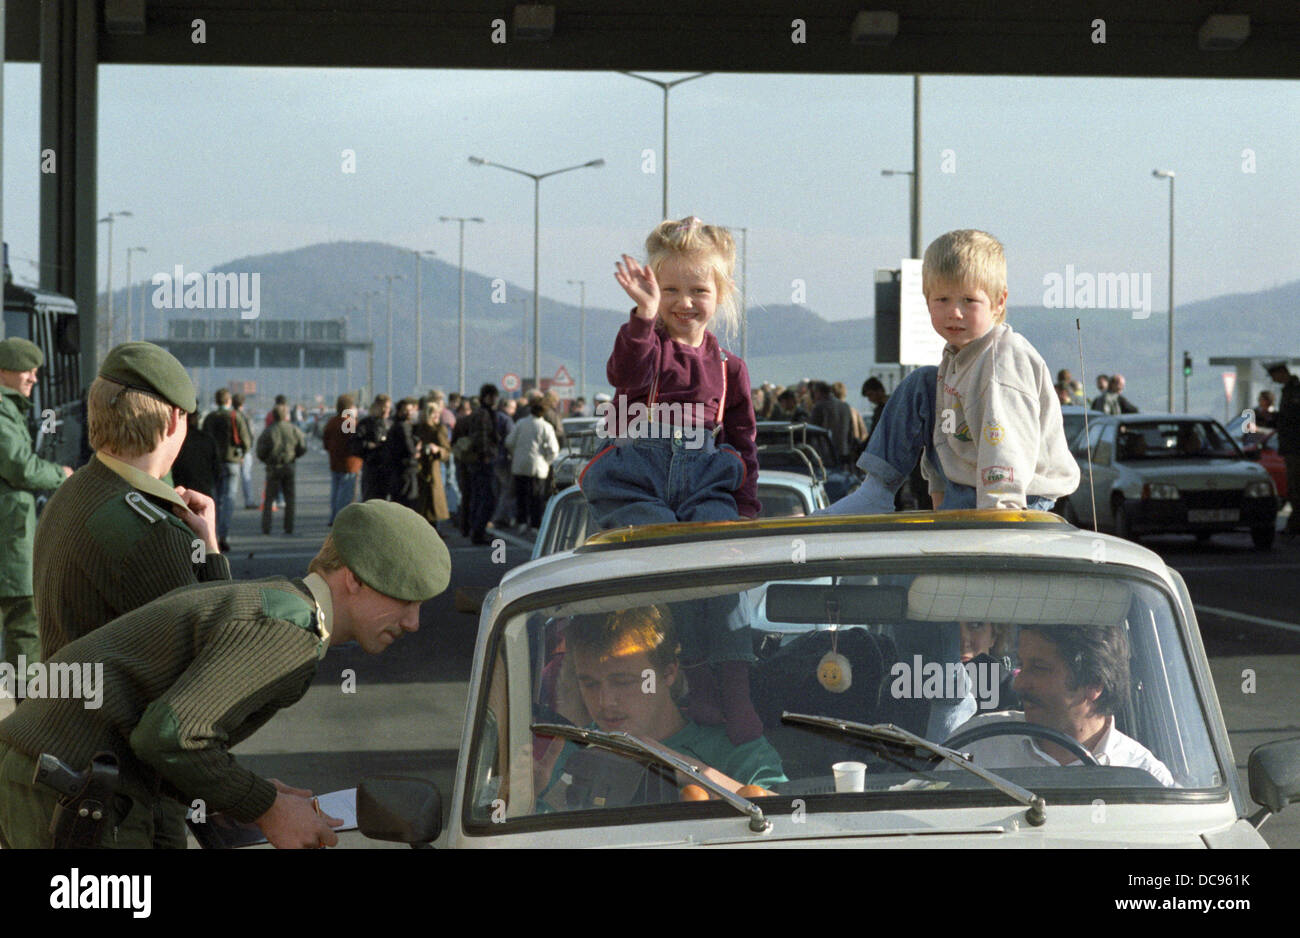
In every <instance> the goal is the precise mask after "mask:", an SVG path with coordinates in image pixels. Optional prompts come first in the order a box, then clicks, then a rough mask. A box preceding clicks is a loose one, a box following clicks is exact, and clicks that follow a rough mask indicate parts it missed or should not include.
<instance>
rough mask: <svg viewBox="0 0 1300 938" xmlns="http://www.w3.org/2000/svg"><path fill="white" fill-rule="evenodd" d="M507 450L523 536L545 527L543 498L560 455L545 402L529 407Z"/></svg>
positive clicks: (516, 512)
mask: <svg viewBox="0 0 1300 938" xmlns="http://www.w3.org/2000/svg"><path fill="white" fill-rule="evenodd" d="M506 449H507V450H509V452H510V460H511V461H510V471H511V475H512V477H513V481H514V486H515V520H516V521H517V522H518V524H519V532H520V533H521V534H523V533H525V532H526V531H527V530H528V529H529V528H530V527H531V528H532V529H533V531H536V530H537V529H538V528H540V527H541V526H542V507H543V501H544V498H543V496H544V492H545V488H546V478H547V476H548V475H549V474H550V470H551V460H553V459H554V458H555V457H556V455H557V454H558V453H559V452H560V445H559V442H558V441H557V440H556V439H555V430H554V429H553V428H552V427H551V424H550V421H548V420H547V419H546V405H545V404H544V403H543V402H542V401H539V400H534V401H533V402H532V403H531V404H529V405H528V416H526V417H524V418H523V419H522V420H520V421H518V422H517V423H516V424H515V425H514V427H512V428H511V430H510V433H509V434H507V435H506Z"/></svg>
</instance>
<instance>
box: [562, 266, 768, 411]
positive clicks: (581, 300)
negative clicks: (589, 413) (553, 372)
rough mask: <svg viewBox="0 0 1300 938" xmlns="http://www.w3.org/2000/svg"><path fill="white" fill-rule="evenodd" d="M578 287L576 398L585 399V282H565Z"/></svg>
mask: <svg viewBox="0 0 1300 938" xmlns="http://www.w3.org/2000/svg"><path fill="white" fill-rule="evenodd" d="M564 282H565V283H567V284H569V285H570V286H572V285H573V284H575V283H576V284H577V285H578V304H579V306H578V309H579V310H580V312H579V313H578V397H581V398H583V399H584V400H585V399H586V397H587V281H585V280H566V281H564ZM742 357H743V356H742Z"/></svg>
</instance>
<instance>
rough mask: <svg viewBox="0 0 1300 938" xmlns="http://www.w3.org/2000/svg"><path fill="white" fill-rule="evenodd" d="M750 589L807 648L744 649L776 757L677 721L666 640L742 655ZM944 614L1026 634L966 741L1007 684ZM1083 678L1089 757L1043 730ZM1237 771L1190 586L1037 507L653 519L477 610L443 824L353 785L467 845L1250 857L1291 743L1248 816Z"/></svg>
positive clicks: (1144, 556) (1299, 791) (530, 571)
mask: <svg viewBox="0 0 1300 938" xmlns="http://www.w3.org/2000/svg"><path fill="white" fill-rule="evenodd" d="M756 590H762V591H763V592H764V594H765V595H764V599H765V605H766V612H765V617H766V618H765V621H766V622H767V623H768V626H766V627H776V625H777V624H778V623H779V624H780V628H781V629H782V631H783V635H784V637H785V638H788V637H789V635H790V634H792V633H797V635H796V640H795V641H793V642H791V641H785V640H778V641H776V642H769V641H768V640H767V639H768V638H769V636H768V635H767V634H765V632H764V631H763V630H754V631H753V632H752V634H746V635H745V636H744V637H745V638H746V639H747V640H749V641H750V643H751V645H750V647H752V649H753V650H754V652H755V656H756V657H757V659H758V660H757V661H756V662H755V663H754V664H753V665H752V669H751V674H750V677H751V681H750V696H751V701H752V704H753V707H754V710H755V712H756V713H757V714H758V716H759V718H760V719H761V721H762V727H763V736H762V737H761V738H759V739H757V740H754V739H751V740H749V741H747V742H742V743H741V744H740V745H737V744H734V743H731V742H730V740H729V739H728V733H727V732H725V730H726V729H730V728H731V727H730V726H727V727H720V726H706V725H704V724H705V721H704V720H703V718H701V721H700V722H697V721H695V720H694V719H692V718H690V717H689V713H690V710H689V705H690V704H691V703H692V701H691V700H690V695H691V694H694V693H696V692H697V691H698V692H700V693H703V691H701V690H699V688H696V685H695V678H690V679H689V681H688V682H687V683H689V684H690V687H683V682H682V675H683V674H686V673H687V670H686V665H683V664H681V662H682V661H684V660H685V656H686V652H685V650H683V651H682V652H681V653H680V654H678V653H677V642H678V641H680V642H681V643H682V646H683V649H684V648H685V646H686V645H687V644H690V643H691V642H692V641H693V642H694V643H696V644H697V645H698V643H699V642H700V641H701V639H703V638H708V640H710V641H724V642H725V641H726V640H727V639H728V638H732V639H734V638H735V637H736V634H740V633H743V628H744V626H745V622H746V619H745V617H746V615H747V614H748V610H750V609H751V608H752V606H751V605H750V604H749V603H748V601H747V597H749V596H752V595H753V594H754V592H755V591H756ZM669 620H671V621H672V622H673V623H675V624H674V625H673V626H671V629H670V627H669V626H668V625H666V624H665V623H666V622H668V621H669ZM748 621H749V623H750V625H751V627H752V625H753V624H754V623H756V622H758V621H759V620H758V619H757V618H752V619H749V620H748ZM959 621H969V622H975V623H983V622H993V623H998V624H999V629H998V631H999V632H1000V633H1001V634H1002V635H1004V636H1005V635H1008V634H1010V633H1011V632H1015V633H1018V637H1017V639H1016V642H1017V645H1016V647H1017V648H1018V649H1019V650H1020V652H1022V653H1026V654H1030V655H1031V658H1030V659H1029V661H1030V663H1029V664H1027V665H1026V669H1027V670H1026V671H1025V672H1021V673H1020V674H1018V675H1017V676H1016V677H1015V679H1014V681H1013V682H1012V685H1013V687H1014V688H1017V689H1018V691H1019V690H1025V689H1027V688H1030V687H1032V688H1034V689H1035V692H1034V696H1035V697H1036V698H1039V700H1038V701H1037V702H1036V703H1034V707H1037V709H1033V708H1031V706H1030V701H1029V699H1028V697H1027V698H1026V703H1025V707H1024V709H1025V711H1026V712H1025V713H1024V714H1021V715H1020V716H1019V717H1017V715H1016V713H1015V712H1005V713H1004V712H1001V711H994V712H992V713H990V714H985V715H984V716H982V717H980V718H979V720H977V721H976V722H979V721H983V724H988V723H989V722H991V723H992V724H994V725H993V726H989V725H983V724H982V725H979V726H977V727H976V728H975V730H974V732H973V733H972V732H970V731H969V730H968V731H967V732H965V733H958V732H957V728H958V727H959V726H960V725H961V723H962V721H964V720H965V716H966V715H967V714H969V713H971V712H973V708H974V706H976V701H975V700H974V699H973V698H974V697H975V696H979V697H980V699H981V700H984V699H985V692H987V691H989V690H991V689H992V688H993V687H996V686H998V685H996V684H994V683H989V682H987V681H986V677H987V675H985V674H984V673H983V672H979V671H978V670H973V669H972V668H971V667H965V666H963V665H962V664H961V663H960V660H959V654H958V649H959V643H958V638H957V636H958V634H959V631H960V630H959V627H958V622H959ZM646 622H649V623H650V625H649V626H645V623H646ZM638 623H640V624H638ZM656 623H657V624H656ZM737 626H740V628H736V627H737ZM634 627H635V628H638V629H641V631H635V632H634V631H627V630H629V629H633V628H634ZM766 627H765V628H766ZM646 628H648V629H649V631H646V630H645V629H646ZM671 631H675V633H676V639H675V640H670V639H671V635H670V632H671ZM633 635H635V636H638V637H637V638H636V639H635V640H633V639H632V638H631V636H633ZM602 642H604V644H601V643H602ZM1089 642H1091V643H1093V644H1092V645H1089V644H1087V643H1089ZM593 643H594V644H593ZM1080 643H1083V644H1082V645H1081V644H1080ZM1076 646H1079V647H1087V648H1095V647H1097V648H1099V647H1104V648H1107V649H1110V652H1109V657H1103V658H1097V657H1096V655H1094V654H1093V653H1092V652H1088V653H1087V654H1081V655H1080V656H1079V657H1077V658H1074V657H1072V658H1071V659H1070V660H1072V661H1075V662H1076V664H1075V665H1067V666H1066V669H1067V670H1066V671H1061V670H1059V668H1057V669H1055V670H1053V668H1054V667H1055V666H1054V665H1053V662H1055V661H1056V659H1055V658H1052V657H1051V656H1050V655H1048V654H1047V653H1046V652H1045V651H1044V648H1051V649H1066V648H1074V647H1076ZM602 649H603V650H602ZM652 652H653V653H654V654H656V655H657V656H658V657H657V658H655V659H650V658H649V655H650V654H651V653H652ZM1012 654H1013V655H1014V654H1015V652H1014V651H1013V652H1012ZM1053 654H1055V652H1053ZM1071 654H1072V655H1073V652H1071ZM643 659H645V660H653V662H654V663H653V666H652V667H646V668H644V669H642V670H640V671H637V670H636V669H637V668H638V667H639V664H640V663H641V662H642V660H643ZM1061 660H1062V661H1064V660H1065V659H1064V658H1061ZM974 661H981V666H982V667H991V668H993V671H994V672H996V670H997V663H996V662H995V663H994V664H993V665H988V664H987V663H983V662H982V659H974ZM974 661H973V663H974ZM1098 661H1101V662H1102V664H1098V663H1097V662H1098ZM1089 662H1091V663H1089ZM1120 662H1123V664H1124V665H1125V667H1121V666H1120ZM1002 664H1003V665H1005V664H1006V662H1003V663H1002ZM679 665H680V666H679ZM1013 667H1014V665H1013ZM1072 667H1077V668H1078V669H1085V670H1079V671H1078V672H1077V674H1075V676H1077V677H1078V679H1079V680H1086V681H1088V686H1092V685H1093V684H1094V683H1095V684H1096V686H1098V687H1099V688H1101V689H1102V690H1103V691H1104V692H1105V693H1106V694H1107V695H1109V696H1108V697H1107V698H1106V699H1108V700H1110V701H1111V704H1110V705H1109V707H1108V712H1109V713H1110V714H1111V716H1108V717H1098V718H1099V719H1104V720H1110V719H1113V726H1111V725H1110V724H1107V725H1108V726H1110V728H1109V729H1108V730H1107V734H1108V735H1107V739H1109V740H1110V742H1109V743H1106V744H1104V745H1103V743H1101V742H1098V743H1096V744H1095V746H1097V747H1099V748H1098V749H1097V752H1099V753H1101V755H1102V759H1101V760H1100V762H1101V764H1095V763H1097V762H1098V760H1097V759H1095V758H1094V752H1092V751H1089V750H1087V749H1085V748H1084V747H1083V746H1082V745H1080V744H1079V743H1078V742H1077V741H1076V740H1075V739H1074V737H1073V736H1070V735H1066V734H1064V733H1063V732H1061V729H1060V728H1061V726H1062V725H1063V723H1062V721H1061V720H1059V719H1049V718H1048V717H1049V716H1050V714H1051V713H1052V710H1051V706H1050V705H1051V704H1053V703H1054V702H1059V700H1067V701H1068V700H1077V695H1076V696H1074V697H1070V696H1068V695H1066V696H1060V697H1059V699H1058V694H1063V693H1064V692H1063V691H1061V690H1060V689H1061V688H1065V687H1068V686H1071V685H1070V677H1071V674H1073V673H1075V672H1071V671H1070V670H1069V669H1070V668H1072ZM620 668H624V669H627V668H630V669H631V672H630V673H627V674H623V673H622V672H621V671H620ZM1045 668H1046V669H1047V671H1048V673H1047V675H1046V676H1045V675H1044V674H1043V673H1042V671H1043V669H1045ZM1097 668H1101V670H1100V671H1098V670H1096V669H1097ZM1086 669H1092V670H1086ZM694 673H698V672H694ZM963 675H964V676H965V677H963ZM992 676H993V677H996V676H997V674H996V673H993V675H992ZM692 688H695V689H692ZM683 691H685V693H686V695H687V696H686V697H685V698H683V697H682V696H681V694H682V692H683ZM1018 691H1017V692H1018ZM995 696H996V695H995ZM1098 700H1099V701H1100V700H1101V698H1098ZM1002 703H1003V704H1006V703H1008V701H1003V702H1002ZM683 704H686V705H687V707H688V709H683V706H682V705H683ZM1072 706H1073V705H1072ZM1087 706H1089V707H1091V706H1092V705H1091V704H1088V705H1087ZM1097 713H1099V711H1092V713H1090V714H1089V718H1092V717H1093V716H1096V714H1097ZM1030 715H1032V716H1034V717H1038V718H1040V719H1042V721H1043V722H1042V723H1034V722H1024V721H1025V720H1026V719H1027V716H1030ZM663 719H666V720H667V722H666V723H663V724H658V723H655V720H663ZM1052 723H1054V724H1055V726H1052V725H1045V724H1052ZM653 726H658V729H657V730H655V729H651V727H653ZM1112 733H1113V734H1115V735H1111V734H1112ZM954 734H955V735H954ZM1118 734H1123V736H1121V735H1118ZM945 743H946V744H947V745H946V746H945V745H944V744H945ZM1121 744H1122V745H1121ZM1040 747H1041V748H1040ZM1055 747H1061V748H1060V749H1057V748H1055ZM1045 752H1056V753H1057V754H1058V756H1059V757H1060V761H1055V760H1053V759H1051V758H1047V757H1046V756H1045V755H1044V753H1045ZM1064 753H1068V754H1069V755H1068V756H1067V755H1064ZM964 754H965V755H964ZM967 756H969V757H967ZM1074 758H1077V759H1078V760H1079V762H1078V764H1071V762H1072V759H1074ZM1235 765H1236V763H1235V758H1234V755H1233V752H1232V747H1231V745H1230V744H1229V740H1228V735H1227V732H1226V729H1225V726H1224V721H1223V716H1222V713H1221V712H1220V709H1219V704H1218V697H1217V696H1216V694H1215V690H1214V686H1213V681H1212V679H1211V676H1210V670H1209V667H1208V664H1207V661H1206V656H1205V651H1204V648H1203V646H1202V644H1201V638H1200V632H1199V629H1198V628H1197V623H1196V618H1195V615H1194V613H1193V610H1192V603H1191V600H1190V598H1189V596H1188V592H1187V588H1186V585H1185V584H1184V582H1183V580H1182V577H1180V576H1179V574H1178V573H1177V572H1176V571H1175V570H1173V569H1171V568H1169V567H1167V566H1166V565H1165V564H1164V562H1163V561H1162V560H1161V559H1160V557H1158V556H1157V555H1156V554H1154V553H1152V552H1150V551H1148V550H1146V549H1144V548H1142V547H1140V546H1138V545H1136V544H1133V543H1130V542H1128V541H1123V540H1119V539H1117V538H1113V537H1109V536H1106V535H1097V534H1092V533H1088V532H1083V531H1080V530H1078V529H1077V528H1075V527H1073V526H1072V525H1070V524H1068V523H1066V522H1065V521H1064V520H1063V519H1061V518H1060V517H1058V516H1056V515H1054V514H1049V513H1045V512H1033V511H1026V512H1015V511H1004V512H991V511H984V512H924V513H921V512H917V513H900V514H894V515H887V516H874V517H834V518H805V519H774V520H763V521H749V522H726V523H717V524H694V525H688V524H676V525H657V526H649V527H644V528H623V529H619V530H615V531H608V532H604V533H602V534H599V535H596V536H595V537H593V538H590V539H589V540H588V541H587V542H586V543H585V544H584V545H583V546H581V547H579V548H577V549H576V550H572V551H562V552H560V553H557V554H554V555H551V556H549V557H546V558H543V559H541V560H538V561H534V562H531V563H528V564H525V565H523V566H521V567H518V568H516V569H514V570H512V571H511V572H509V573H508V574H506V575H505V577H503V579H502V581H501V584H500V586H499V587H498V588H497V589H496V590H494V591H493V592H492V593H490V594H489V596H488V598H487V601H486V602H485V604H484V607H483V612H482V616H481V619H480V624H479V635H478V642H477V646H476V651H475V663H474V668H473V672H472V675H471V679H470V686H469V697H468V704H467V715H466V720H465V728H464V735H463V739H462V742H461V746H460V757H459V763H458V765H457V769H456V776H455V782H454V789H453V791H452V792H451V793H450V797H451V803H450V806H449V807H450V821H449V823H448V825H447V828H446V830H445V831H444V830H442V829H441V824H440V814H439V808H440V804H441V795H440V793H438V792H437V789H436V787H435V786H434V785H432V783H429V782H427V781H421V780H409V779H408V780H392V779H388V780H384V779H373V780H367V781H366V782H364V783H363V784H362V787H361V792H360V796H359V798H358V817H359V826H360V828H361V830H362V832H363V833H365V834H366V835H367V836H370V837H376V838H380V839H386V840H392V841H397V842H405V843H411V844H418V843H421V842H428V841H432V840H434V839H435V838H437V837H439V835H440V834H441V836H442V841H441V842H445V843H446V845H447V846H450V847H461V848H465V847H480V848H485V847H486V848H500V847H559V848H564V847H579V846H582V847H593V846H683V847H685V846H702V845H731V846H769V847H775V846H795V847H808V846H811V845H819V844H820V845H830V844H834V845H836V846H856V847H895V846H918V845H919V846H940V847H957V848H971V847H1006V846H1013V847H1029V848H1042V847H1080V846H1094V847H1095V846H1114V847H1118V846H1124V847H1157V846H1158V847H1200V848H1206V847H1261V846H1264V841H1263V839H1262V838H1261V837H1260V835H1259V833H1258V831H1257V829H1256V828H1257V827H1258V826H1259V824H1260V823H1262V822H1263V820H1264V818H1265V817H1267V816H1268V814H1269V813H1270V812H1277V811H1280V810H1281V809H1282V808H1283V807H1284V806H1285V805H1287V804H1289V803H1291V802H1293V801H1295V800H1297V799H1298V798H1300V739H1292V740H1282V741H1276V742H1271V743H1267V744H1265V745H1263V746H1260V747H1258V748H1257V749H1256V750H1254V751H1253V752H1252V753H1251V756H1250V760H1249V777H1250V791H1251V795H1252V796H1253V797H1254V798H1255V799H1256V800H1257V801H1259V802H1260V803H1261V804H1263V805H1265V806H1266V807H1265V808H1264V809H1263V810H1259V811H1256V812H1255V813H1254V814H1251V813H1250V809H1249V803H1248V801H1247V799H1246V796H1245V793H1244V792H1243V791H1242V788H1241V785H1240V783H1239V781H1238V776H1237V772H1236V768H1235ZM1099 805H1100V806H1101V807H1100V808H1099V807H1098V806H1099Z"/></svg>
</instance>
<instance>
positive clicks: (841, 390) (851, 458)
mask: <svg viewBox="0 0 1300 938" xmlns="http://www.w3.org/2000/svg"><path fill="white" fill-rule="evenodd" d="M831 393H832V394H834V395H835V399H836V400H838V401H839V402H840V403H842V404H843V405H844V406H845V407H847V408H848V409H849V417H850V418H851V419H852V420H853V429H852V432H851V433H850V436H849V453H848V457H847V458H846V459H845V461H844V467H845V468H846V469H848V470H850V471H852V470H853V468H854V466H855V465H856V464H857V461H858V457H859V456H860V455H862V451H863V450H864V449H866V446H867V422H866V421H865V420H863V419H862V415H861V414H860V413H858V409H857V408H856V407H854V406H853V405H852V404H850V403H849V400H848V398H849V389H848V388H846V387H845V386H844V382H843V381H836V382H835V383H834V384H832V385H831Z"/></svg>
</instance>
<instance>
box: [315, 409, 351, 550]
mask: <svg viewBox="0 0 1300 938" xmlns="http://www.w3.org/2000/svg"><path fill="white" fill-rule="evenodd" d="M334 410H335V413H334V416H333V417H331V418H330V421H329V423H327V424H325V429H324V430H323V431H322V433H321V442H322V444H323V445H324V447H325V452H327V453H329V458H330V520H329V524H330V525H333V524H334V519H335V518H336V517H338V513H339V512H340V511H342V510H343V509H344V507H346V506H347V505H350V504H352V503H353V502H354V501H356V497H357V475H358V474H359V473H360V472H361V441H360V440H359V439H358V438H357V424H358V423H359V421H358V418H357V399H356V398H355V397H353V396H352V395H351V394H340V395H339V398H338V400H337V401H336V402H335V406H334Z"/></svg>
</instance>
